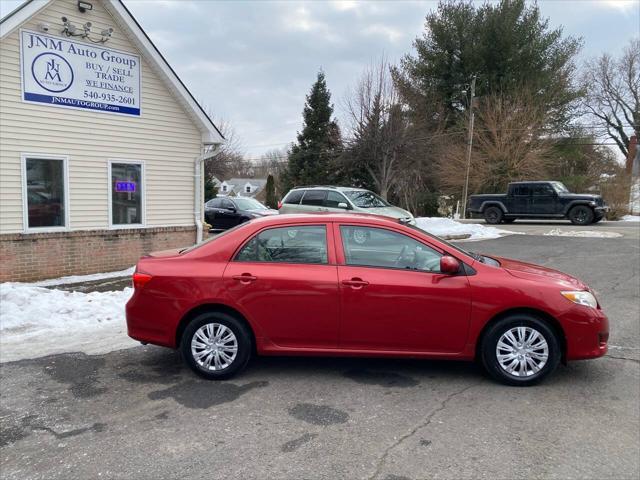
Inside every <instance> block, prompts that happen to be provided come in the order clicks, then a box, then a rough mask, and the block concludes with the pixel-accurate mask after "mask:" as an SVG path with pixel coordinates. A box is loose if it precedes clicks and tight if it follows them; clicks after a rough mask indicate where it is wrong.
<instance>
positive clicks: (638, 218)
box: [620, 215, 640, 222]
mask: <svg viewBox="0 0 640 480" xmlns="http://www.w3.org/2000/svg"><path fill="white" fill-rule="evenodd" d="M620 220H621V221H623V222H640V215H625V216H624V217H622V218H621V219H620Z"/></svg>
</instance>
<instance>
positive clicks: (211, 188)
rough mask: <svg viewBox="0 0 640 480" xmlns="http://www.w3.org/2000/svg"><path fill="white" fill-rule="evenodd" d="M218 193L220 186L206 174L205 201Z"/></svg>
mask: <svg viewBox="0 0 640 480" xmlns="http://www.w3.org/2000/svg"><path fill="white" fill-rule="evenodd" d="M216 195H218V187H216V185H215V184H214V183H213V180H212V179H211V177H210V176H209V175H207V174H205V177H204V201H205V202H207V201H209V200H211V199H212V198H216Z"/></svg>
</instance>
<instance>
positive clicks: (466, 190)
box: [462, 75, 476, 218]
mask: <svg viewBox="0 0 640 480" xmlns="http://www.w3.org/2000/svg"><path fill="white" fill-rule="evenodd" d="M475 96H476V76H475V75H474V76H473V78H472V79H471V100H470V101H469V110H470V114H469V144H468V149H467V173H466V174H465V176H464V189H463V190H462V218H467V197H468V196H469V173H470V171H471V148H472V147H473V120H474V114H473V98H474V97H475Z"/></svg>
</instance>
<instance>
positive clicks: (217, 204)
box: [204, 198, 222, 228]
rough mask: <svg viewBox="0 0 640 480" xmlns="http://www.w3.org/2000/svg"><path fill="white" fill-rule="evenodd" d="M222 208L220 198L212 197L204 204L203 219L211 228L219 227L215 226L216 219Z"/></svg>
mask: <svg viewBox="0 0 640 480" xmlns="http://www.w3.org/2000/svg"><path fill="white" fill-rule="evenodd" d="M221 208H222V199H221V198H213V199H211V200H209V201H208V202H207V203H205V205H204V219H205V221H206V222H207V223H208V224H209V225H211V226H212V227H213V228H219V227H217V226H216V221H217V220H216V219H217V217H218V215H219V211H220V209H221Z"/></svg>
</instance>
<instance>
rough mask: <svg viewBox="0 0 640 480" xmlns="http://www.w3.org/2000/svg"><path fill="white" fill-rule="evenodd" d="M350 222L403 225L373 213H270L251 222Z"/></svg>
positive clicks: (275, 223) (274, 223) (395, 220)
mask: <svg viewBox="0 0 640 480" xmlns="http://www.w3.org/2000/svg"><path fill="white" fill-rule="evenodd" d="M318 221H320V222H348V223H374V224H376V225H388V226H389V225H402V223H401V222H400V221H399V220H397V219H394V218H390V217H385V216H383V215H375V214H372V213H332V212H329V213H323V212H318V213H290V214H279V215H270V216H267V217H260V218H256V219H254V220H252V221H251V223H254V224H258V223H267V224H270V225H281V224H289V225H290V224H292V223H301V224H302V223H313V222H318Z"/></svg>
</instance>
